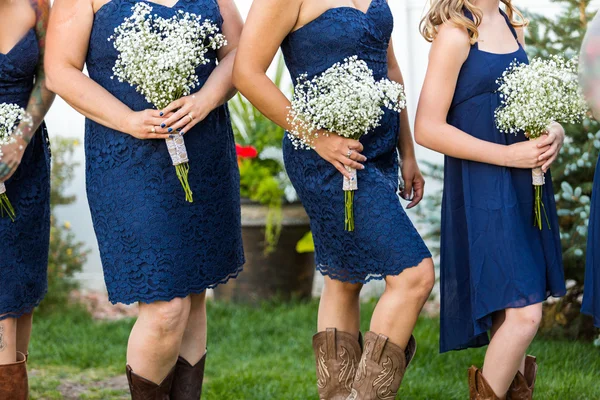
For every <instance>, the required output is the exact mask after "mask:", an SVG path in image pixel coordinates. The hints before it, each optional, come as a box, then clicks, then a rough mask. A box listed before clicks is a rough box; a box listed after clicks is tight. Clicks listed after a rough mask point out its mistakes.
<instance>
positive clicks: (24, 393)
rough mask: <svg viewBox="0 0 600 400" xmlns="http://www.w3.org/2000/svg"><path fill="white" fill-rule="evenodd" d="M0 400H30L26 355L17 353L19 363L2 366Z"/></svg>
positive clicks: (0, 370) (0, 366) (0, 372)
mask: <svg viewBox="0 0 600 400" xmlns="http://www.w3.org/2000/svg"><path fill="white" fill-rule="evenodd" d="M0 399H10V400H27V399H29V382H28V379H27V363H26V361H25V355H24V354H23V353H21V352H20V351H17V362H15V363H12V364H4V365H0Z"/></svg>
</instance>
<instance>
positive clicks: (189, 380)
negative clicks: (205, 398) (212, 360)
mask: <svg viewBox="0 0 600 400" xmlns="http://www.w3.org/2000/svg"><path fill="white" fill-rule="evenodd" d="M205 363H206V353H204V355H203V356H202V358H201V359H200V361H198V362H197V363H196V365H194V366H192V365H191V364H190V363H189V362H187V360H186V359H185V358H183V357H181V356H179V358H178V359H177V364H176V365H175V377H174V378H173V386H171V400H200V397H202V381H203V380H204V364H205Z"/></svg>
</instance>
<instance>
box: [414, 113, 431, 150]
mask: <svg viewBox="0 0 600 400" xmlns="http://www.w3.org/2000/svg"><path fill="white" fill-rule="evenodd" d="M427 133H428V130H427V126H426V123H425V122H424V121H422V120H421V119H420V118H417V120H416V121H415V142H417V144H418V145H420V146H423V147H429V146H427V144H428V140H427V136H428V135H427Z"/></svg>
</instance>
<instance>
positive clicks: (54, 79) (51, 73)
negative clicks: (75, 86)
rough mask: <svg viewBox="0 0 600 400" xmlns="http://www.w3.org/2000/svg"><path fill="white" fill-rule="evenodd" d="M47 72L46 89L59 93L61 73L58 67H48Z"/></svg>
mask: <svg viewBox="0 0 600 400" xmlns="http://www.w3.org/2000/svg"><path fill="white" fill-rule="evenodd" d="M44 72H45V81H44V84H45V85H46V89H48V90H49V91H51V92H52V93H57V94H58V91H59V88H60V85H59V84H58V81H59V75H58V73H57V72H56V68H49V67H46V70H45V71H44Z"/></svg>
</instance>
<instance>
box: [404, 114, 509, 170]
mask: <svg viewBox="0 0 600 400" xmlns="http://www.w3.org/2000/svg"><path fill="white" fill-rule="evenodd" d="M415 132H416V139H417V143H419V144H420V145H422V146H425V147H427V148H428V149H431V150H434V151H437V152H438V153H442V154H445V155H447V156H450V157H454V158H459V159H463V160H470V161H477V162H482V163H486V164H494V165H499V166H506V165H507V160H506V151H507V146H504V145H501V144H496V143H492V142H488V141H485V140H481V139H477V138H476V137H474V136H471V135H469V134H467V133H465V132H463V131H461V130H460V129H457V128H455V127H454V126H452V125H450V124H447V123H435V122H424V121H420V118H419V117H417V125H416V128H415Z"/></svg>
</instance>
